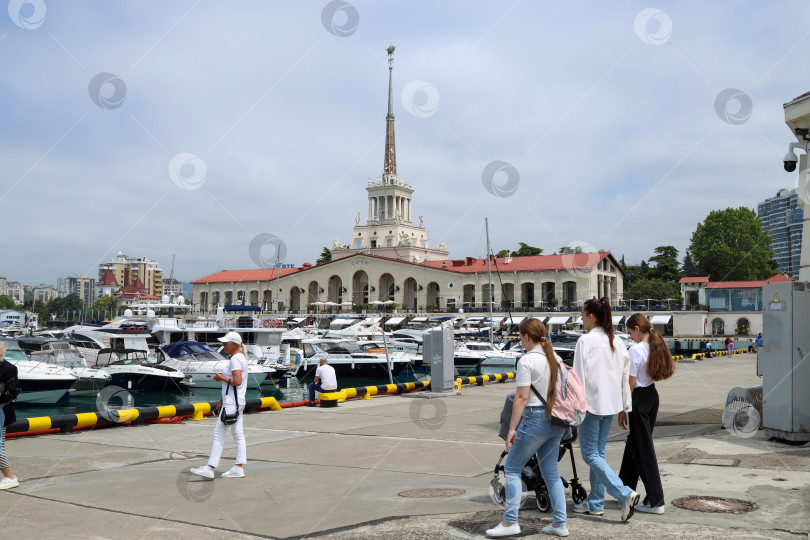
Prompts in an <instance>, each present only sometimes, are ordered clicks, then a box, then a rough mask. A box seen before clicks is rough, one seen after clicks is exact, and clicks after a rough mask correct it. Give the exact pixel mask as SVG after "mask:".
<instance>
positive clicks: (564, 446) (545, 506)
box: [489, 392, 588, 512]
mask: <svg viewBox="0 0 810 540" xmlns="http://www.w3.org/2000/svg"><path fill="white" fill-rule="evenodd" d="M514 399H515V393H514V392H512V393H510V394H509V395H508V396H507V397H506V403H505V404H504V408H503V411H502V412H501V429H500V431H499V433H498V435H499V436H500V437H501V439H503V440H506V435H507V433H508V431H509V423H510V421H511V418H512V402H513V401H514ZM576 440H577V428H575V427H572V428H570V429H569V430H566V432H565V434H564V435H563V438H562V440H561V441H560V453H559V455H558V456H557V461H558V462H559V461H561V460H562V458H563V456H565V453H566V452H568V453H569V454H570V455H571V469H572V471H573V473H574V476H573V477H572V478H571V480H566V479H565V478H563V477H562V476H560V480H562V483H563V486H564V487H565V488H568V487H569V486H570V487H571V498H572V499H573V501H574V504H579V503H581V502H582V501H584V500H585V499H586V498H587V497H588V493H587V492H586V491H585V488H584V487H583V486H582V484H580V483H579V478H578V477H577V464H576V461H575V460H574V450H573V448H572V446H571V445H572V444H573V443H574V442H575V441H576ZM508 453H509V451H508V450H504V451H503V452H501V457H500V458H499V459H498V463H496V464H495V470H494V471H493V473H494V477H493V478H492V480H491V481H490V483H489V484H490V498H491V499H492V502H494V503H495V504H499V505H501V506H503V505H504V504H506V481H505V478H504V473H503V460H504V458H505V457H506V455H507V454H508ZM520 479H521V480H522V481H523V485H524V486H525V489H526V490H527V491H529V492H532V491H534V494H535V499H536V502H537V509H538V510H540V511H541V512H550V511H551V499H550V498H549V495H548V488H547V487H546V483H545V481H544V480H543V476H542V475H541V474H540V465H539V463H538V462H537V455H533V456H532V457H531V459H529V461H528V462H527V463H526V465H525V466H524V467H523V471H522V472H521V474H520Z"/></svg>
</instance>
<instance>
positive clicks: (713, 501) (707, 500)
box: [672, 495, 759, 514]
mask: <svg viewBox="0 0 810 540" xmlns="http://www.w3.org/2000/svg"><path fill="white" fill-rule="evenodd" d="M672 504H674V505H675V506H677V507H678V508H683V509H684V510H692V511H694V512H710V513H713V514H745V513H746V512H753V511H754V510H756V509H757V508H759V507H758V506H757V505H756V504H754V503H752V502H748V501H741V500H739V499H726V498H724V497H697V496H694V495H693V496H691V497H681V498H680V499H675V500H674V501H672Z"/></svg>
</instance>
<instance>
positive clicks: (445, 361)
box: [422, 323, 456, 392]
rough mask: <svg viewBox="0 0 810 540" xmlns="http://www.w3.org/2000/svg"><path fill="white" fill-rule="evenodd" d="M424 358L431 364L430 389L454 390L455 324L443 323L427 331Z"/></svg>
mask: <svg viewBox="0 0 810 540" xmlns="http://www.w3.org/2000/svg"><path fill="white" fill-rule="evenodd" d="M422 343H423V345H422V347H423V348H422V358H423V359H424V363H426V364H428V365H429V366H430V389H431V391H433V392H452V391H453V390H454V380H453V379H454V376H455V373H456V366H455V359H454V357H453V326H452V325H450V324H447V323H445V324H442V326H441V327H440V328H435V329H432V330H428V331H427V332H425V335H424V338H423V341H422Z"/></svg>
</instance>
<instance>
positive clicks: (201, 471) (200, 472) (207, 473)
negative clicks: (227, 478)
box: [188, 465, 214, 479]
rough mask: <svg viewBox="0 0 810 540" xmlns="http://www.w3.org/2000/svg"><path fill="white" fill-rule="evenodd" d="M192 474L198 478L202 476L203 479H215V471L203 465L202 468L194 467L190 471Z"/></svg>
mask: <svg viewBox="0 0 810 540" xmlns="http://www.w3.org/2000/svg"><path fill="white" fill-rule="evenodd" d="M188 472H190V473H191V474H196V475H197V476H202V477H203V478H211V479H213V478H214V469H212V468H211V467H209V466H208V465H203V466H202V467H194V468H193V469H191V470H190V471H188Z"/></svg>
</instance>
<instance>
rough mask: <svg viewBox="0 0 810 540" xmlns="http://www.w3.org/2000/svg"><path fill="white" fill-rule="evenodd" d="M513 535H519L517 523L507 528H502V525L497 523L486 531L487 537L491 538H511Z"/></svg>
mask: <svg viewBox="0 0 810 540" xmlns="http://www.w3.org/2000/svg"><path fill="white" fill-rule="evenodd" d="M514 534H520V525H518V524H517V523H513V524H511V525H509V526H508V527H504V526H503V523H502V522H501V523H498V525H496V526H495V527H493V528H492V529H487V536H493V537H500V536H512V535H514Z"/></svg>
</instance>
